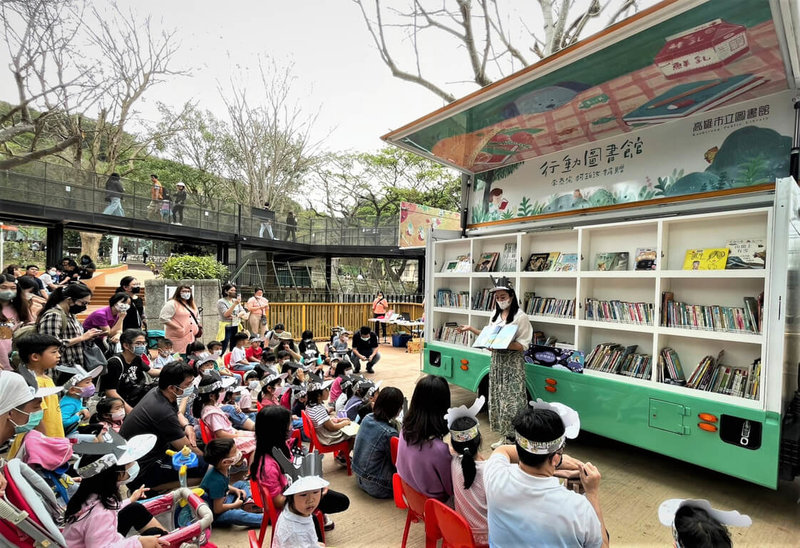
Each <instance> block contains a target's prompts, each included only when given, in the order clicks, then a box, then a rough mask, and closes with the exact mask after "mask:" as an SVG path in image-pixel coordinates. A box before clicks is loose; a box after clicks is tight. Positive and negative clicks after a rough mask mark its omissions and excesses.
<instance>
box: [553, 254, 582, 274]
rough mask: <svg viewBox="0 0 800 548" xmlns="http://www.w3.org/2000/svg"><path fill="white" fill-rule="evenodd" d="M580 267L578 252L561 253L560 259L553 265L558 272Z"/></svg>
mask: <svg viewBox="0 0 800 548" xmlns="http://www.w3.org/2000/svg"><path fill="white" fill-rule="evenodd" d="M577 269H578V254H577V253H561V254H559V256H558V260H557V261H556V263H555V265H554V266H553V270H554V271H556V272H568V271H574V270H577Z"/></svg>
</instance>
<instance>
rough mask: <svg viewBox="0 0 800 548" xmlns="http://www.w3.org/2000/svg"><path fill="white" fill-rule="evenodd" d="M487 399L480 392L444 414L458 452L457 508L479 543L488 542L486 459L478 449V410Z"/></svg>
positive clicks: (454, 467)
mask: <svg viewBox="0 0 800 548" xmlns="http://www.w3.org/2000/svg"><path fill="white" fill-rule="evenodd" d="M485 402H486V398H484V397H483V396H481V397H479V398H478V399H476V400H475V402H474V403H473V404H472V406H471V407H470V408H467V406H465V405H462V406H461V407H451V408H450V409H448V410H447V415H445V416H444V418H445V420H447V428H448V429H449V430H450V445H452V446H453V450H454V451H455V452H456V454H455V455H453V459H452V461H451V464H450V471H451V473H452V475H453V498H454V499H455V506H456V512H458V513H459V514H461V515H462V516H464V518H465V519H466V520H467V522H469V526H470V528H471V529H472V535H473V537H474V538H475V543H476V544H489V526H488V524H487V523H486V513H487V509H486V490H485V489H484V486H483V466H484V464H486V460H485V459H484V458H483V457H482V456H481V454H480V453H479V452H478V451H479V449H480V447H481V432H480V430H479V429H478V412H479V411H480V410H481V408H482V407H483V404H484V403H485Z"/></svg>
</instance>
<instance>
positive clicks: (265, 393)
mask: <svg viewBox="0 0 800 548" xmlns="http://www.w3.org/2000/svg"><path fill="white" fill-rule="evenodd" d="M285 378H286V373H281V374H280V375H270V376H268V377H266V378H265V379H264V380H263V381H261V384H262V388H261V392H260V393H259V394H258V401H260V402H261V405H262V406H266V405H280V396H278V391H279V389H280V386H281V384H282V383H283V380H284V379H285Z"/></svg>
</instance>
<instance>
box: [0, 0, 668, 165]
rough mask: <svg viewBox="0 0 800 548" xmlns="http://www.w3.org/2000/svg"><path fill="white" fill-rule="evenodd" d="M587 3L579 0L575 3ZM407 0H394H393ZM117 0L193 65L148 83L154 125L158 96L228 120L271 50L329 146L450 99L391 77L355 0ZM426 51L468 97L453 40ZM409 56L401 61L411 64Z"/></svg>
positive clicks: (360, 146) (365, 143)
mask: <svg viewBox="0 0 800 548" xmlns="http://www.w3.org/2000/svg"><path fill="white" fill-rule="evenodd" d="M90 1H91V0H90ZM94 1H96V2H98V4H97V5H98V6H100V5H101V4H102V1H101V0H94ZM588 1H589V0H575V2H576V3H577V5H581V4H585V3H586V2H588ZM654 2H655V0H643V1H641V2H640V4H641V5H643V6H647V5H650V4H653V3H654ZM407 3H408V2H406V1H405V0H394V2H393V5H395V6H404V5H406V4H407ZM117 4H118V6H119V7H120V9H121V10H122V11H123V12H124V13H127V12H128V11H130V12H132V13H133V14H134V16H135V17H136V18H137V19H139V18H142V19H143V18H144V17H146V16H148V15H149V16H151V17H152V20H153V25H154V26H155V27H156V28H164V29H174V31H175V34H176V40H177V42H178V43H179V44H180V48H179V50H178V53H177V54H176V56H175V58H174V64H173V66H174V67H175V68H180V69H188V70H189V71H190V72H191V75H190V76H187V77H176V78H170V79H169V81H167V82H164V83H161V84H159V85H157V86H154V87H152V88H151V89H150V90H148V92H147V93H146V94H145V96H144V97H143V98H142V99H141V101H140V102H139V103H138V104H137V107H136V108H137V110H138V111H139V112H140V116H141V119H142V120H144V121H146V122H154V121H156V120H157V119H158V112H157V108H156V107H157V103H158V102H163V103H166V104H168V105H170V106H172V107H174V108H176V109H177V108H179V107H180V106H181V105H183V104H184V103H185V102H187V101H194V102H196V103H197V104H198V106H199V107H200V108H202V109H207V110H210V111H211V112H213V113H214V114H215V115H217V116H218V117H224V112H225V111H224V105H223V102H222V99H221V97H220V94H219V89H220V87H223V88H224V87H225V86H226V85H228V84H229V82H230V80H231V78H233V77H237V78H238V77H243V78H244V79H245V80H246V82H245V84H246V85H247V86H248V89H249V90H251V91H252V92H253V93H254V92H255V91H256V88H257V85H256V83H255V76H256V74H255V71H254V68H255V67H256V66H257V59H258V56H259V55H269V56H271V57H273V58H274V59H275V60H276V61H277V63H278V64H279V65H283V66H287V65H289V64H291V63H293V69H292V72H293V74H294V76H295V77H296V81H295V84H294V90H295V92H296V95H295V98H296V100H297V102H298V104H299V105H300V107H301V108H302V109H303V110H304V111H305V112H307V113H308V114H309V115H313V114H314V113H316V112H318V118H317V121H316V123H315V125H314V129H313V137H314V139H313V140H315V141H319V142H322V145H321V146H322V148H323V149H326V150H330V151H358V152H368V151H375V150H377V149H378V148H380V147H381V146H383V142H382V141H381V140H380V136H381V135H383V134H385V133H387V132H389V131H391V130H393V129H396V128H398V127H400V126H403V125H405V124H407V123H409V122H412V121H414V120H416V119H417V118H420V117H422V116H424V115H426V114H428V113H430V112H432V111H434V110H436V109H438V108H440V107H442V106H444V105H445V102H444V101H443V100H442V99H440V98H438V97H437V96H435V95H434V94H433V93H432V92H430V91H428V90H426V89H424V88H422V87H420V86H418V85H416V84H412V83H409V82H405V81H402V80H399V79H397V78H394V77H393V76H392V75H391V73H390V71H389V69H388V68H387V67H386V66H385V65H384V64H383V62H382V61H381V59H380V56H379V54H378V51H377V49H376V48H375V46H374V44H373V41H372V37H371V35H370V34H369V32H368V31H367V28H366V25H365V23H364V21H363V19H362V15H361V11H360V9H359V7H358V6H357V5H356V4H355V3H354V2H352V1H351V0H300V1H268V2H265V1H254V0H234V1H230V0H229V3H228V4H227V6H226V9H220V2H219V1H214V2H212V1H210V0H191V1H190V0H117ZM534 4H535V3H534V2H526V3H520V4H519V9H520V10H523V9H525V10H528V12H527V13H526V14H525V16H526V20H528V21H530V20H531V19H535V18H536V17H537V15H536V14H537V13H538V12H537V11H536V10H535V8H534V7H532V6H534ZM514 6H515V8H516V7H517V6H516V5H514ZM595 30H599V29H595ZM448 48H449V49H448ZM424 50H425V51H431V52H434V54H433V55H432V56H431V57H430V63H431V65H430V67H431V68H432V70H435V71H436V74H437V77H439V78H441V79H442V80H444V81H446V82H450V84H449V86H448V91H453V92H454V93H455V94H456V95H457V96H463V95H465V94H467V93H469V92H471V91H473V90H475V89H477V88H476V86H475V85H474V84H473V85H465V84H464V83H461V84H457V83H455V82H458V81H459V80H463V79H464V78H465V77H466V75H468V74H469V72H465V71H464V68H463V65H459V64H458V63H457V62H456V60H463V57H464V56H463V52H461V51H456V50H455V49H454V47H453V45H452V43H449V44H444V43H437V42H435V41H429V42H427V43H425V44H424ZM7 55H8V54H7V52H6V51H5V50H4V49H3V50H0V66H3V65H4V64H5V63H7ZM408 60H409V59H408V58H405V59H403V58H402V57H401V58H400V61H401V64H403V65H407V64H408V63H407V61H408ZM519 68H521V67H519ZM467 70H468V69H467ZM454 90H455V91H454ZM254 96H255V93H254ZM12 97H14V88H13V82H12V81H11V79H10V78H2V79H0V98H12ZM132 129H134V130H135V129H136V128H135V127H134V128H132Z"/></svg>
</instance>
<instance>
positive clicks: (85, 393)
mask: <svg viewBox="0 0 800 548" xmlns="http://www.w3.org/2000/svg"><path fill="white" fill-rule="evenodd" d="M94 390H95V388H94V385H93V384H90V385H89V386H86V387H85V388H84V389H83V390H81V397H82V398H91V397H92V396H94Z"/></svg>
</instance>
